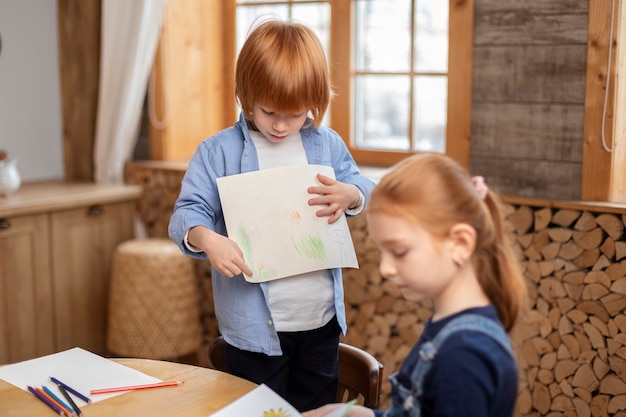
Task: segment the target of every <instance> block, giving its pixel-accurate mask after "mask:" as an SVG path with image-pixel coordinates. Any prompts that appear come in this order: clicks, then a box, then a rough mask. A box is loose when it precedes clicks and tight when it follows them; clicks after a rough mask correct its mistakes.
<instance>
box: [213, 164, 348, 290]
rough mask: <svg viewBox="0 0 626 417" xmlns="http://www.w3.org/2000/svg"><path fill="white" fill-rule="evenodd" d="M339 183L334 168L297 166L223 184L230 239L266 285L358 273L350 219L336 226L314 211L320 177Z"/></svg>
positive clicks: (252, 279)
mask: <svg viewBox="0 0 626 417" xmlns="http://www.w3.org/2000/svg"><path fill="white" fill-rule="evenodd" d="M318 173H321V174H323V175H325V176H327V177H330V178H335V174H334V171H333V168H332V167H328V166H322V165H293V166H285V167H279V168H271V169H263V170H260V171H254V172H248V173H244V174H239V175H232V176H228V177H222V178H218V179H217V187H218V191H219V194H220V199H221V202H222V209H223V211H224V219H225V221H226V229H227V231H228V236H229V237H230V238H231V239H233V240H234V241H235V242H237V244H238V245H239V247H240V248H241V250H242V251H243V252H244V258H245V260H246V263H247V265H248V266H249V267H250V268H251V269H252V272H253V276H252V277H248V276H246V277H245V278H246V280H248V281H250V282H263V281H270V280H273V279H278V278H284V277H288V276H292V275H297V274H302V273H305V272H311V271H318V270H322V269H330V268H342V267H349V268H358V261H357V258H356V253H355V251H354V245H353V244H352V238H351V236H350V229H349V227H348V222H347V220H346V217H345V216H342V217H341V218H340V219H339V220H338V221H336V222H335V223H333V224H328V218H327V217H321V218H320V217H317V216H316V215H315V212H316V211H318V210H320V209H321V206H309V205H308V200H309V199H311V198H313V197H314V195H312V194H309V193H307V188H308V187H310V186H315V185H319V183H318V182H317V180H316V178H315V177H316V175H317V174H318Z"/></svg>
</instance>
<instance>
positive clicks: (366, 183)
mask: <svg viewBox="0 0 626 417" xmlns="http://www.w3.org/2000/svg"><path fill="white" fill-rule="evenodd" d="M300 133H301V135H302V143H303V146H304V150H305V153H306V155H307V160H308V162H309V164H318V165H326V166H331V167H333V168H334V171H335V177H336V179H337V180H338V181H341V182H344V183H347V184H353V185H355V186H356V187H358V189H359V190H360V191H361V193H362V194H363V196H364V197H365V204H367V201H368V199H369V195H370V193H371V191H372V189H373V187H374V183H373V182H372V181H371V180H369V179H367V178H365V177H363V176H361V175H360V171H359V168H358V166H357V165H356V163H355V162H354V159H353V158H352V156H351V155H350V153H349V151H348V149H347V147H346V146H345V143H344V142H343V140H342V139H341V137H340V136H339V135H338V134H337V133H336V132H335V131H333V130H331V129H328V128H325V127H320V128H319V129H318V128H315V127H314V126H312V127H307V128H303V129H301V130H300ZM258 170H259V161H258V157H257V152H256V148H255V146H254V142H253V141H252V138H251V137H250V134H249V132H248V128H247V124H246V119H245V116H244V115H243V113H242V114H241V116H240V118H239V121H238V122H237V123H236V124H235V125H234V126H231V127H229V128H227V129H224V130H222V131H221V132H218V133H216V134H215V135H214V136H212V137H210V138H208V139H206V140H205V141H203V142H202V143H201V144H200V145H199V146H198V148H197V149H196V152H195V153H194V155H193V157H192V159H191V161H190V162H189V166H188V168H187V172H186V173H185V176H184V177H183V181H182V187H181V191H180V195H179V197H178V199H177V201H176V204H175V206H174V212H173V214H172V216H171V218H170V223H169V228H168V231H169V236H170V238H171V239H172V240H173V241H174V242H176V244H177V245H178V246H179V247H180V249H181V250H182V251H183V252H184V253H185V254H186V255H188V256H191V257H194V258H199V259H207V255H206V254H205V253H204V252H200V253H195V252H192V251H190V250H189V249H187V247H186V246H185V244H184V237H185V234H186V233H187V232H188V230H189V229H190V228H192V227H194V226H198V225H203V226H206V227H208V228H209V229H211V230H213V231H215V232H217V233H219V234H221V235H224V236H226V235H227V234H226V225H225V223H224V215H223V213H222V206H221V203H220V198H219V194H218V190H217V183H216V179H217V178H219V177H223V176H228V175H236V174H241V173H245V172H250V171H258ZM250 215H254V213H250ZM329 272H330V274H331V276H332V279H333V283H334V293H335V310H336V313H337V320H338V322H339V325H340V327H341V330H342V332H343V333H344V334H345V332H346V327H347V326H346V315H345V305H344V293H343V281H342V275H341V269H340V268H335V269H331V270H329ZM212 284H213V300H214V305H215V314H216V316H217V320H218V322H219V326H220V332H221V333H222V335H223V336H224V339H226V341H227V342H228V343H229V344H231V345H233V346H235V347H237V348H239V349H244V350H248V351H253V352H262V353H265V354H267V355H281V354H282V351H281V349H280V342H279V340H278V335H277V333H276V330H275V328H274V326H273V323H272V318H271V315H270V310H269V307H268V305H269V304H268V291H267V283H261V284H254V283H248V282H247V281H245V279H244V278H243V276H242V275H239V276H236V277H233V278H228V277H226V276H224V275H222V274H220V273H219V272H218V271H217V270H215V268H212ZM297 302H298V300H294V303H296V304H297Z"/></svg>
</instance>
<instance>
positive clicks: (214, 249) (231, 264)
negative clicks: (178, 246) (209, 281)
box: [188, 226, 252, 278]
mask: <svg viewBox="0 0 626 417" xmlns="http://www.w3.org/2000/svg"><path fill="white" fill-rule="evenodd" d="M188 241H189V243H190V244H192V245H193V246H195V247H197V248H198V249H201V250H202V251H204V253H206V254H207V257H208V258H209V262H211V265H212V266H213V267H215V269H217V270H218V271H219V272H220V273H221V274H222V275H225V276H227V277H229V278H232V277H234V276H237V275H239V274H241V273H244V274H246V275H247V276H249V277H251V276H252V270H251V269H250V268H249V267H248V265H246V261H245V260H244V257H243V252H242V251H241V249H240V248H239V246H238V245H237V243H236V242H235V241H234V240H231V239H229V238H228V237H226V236H222V235H220V234H219V233H215V232H214V231H212V230H210V229H208V228H206V227H204V226H196V227H193V228H191V230H190V231H189V236H188Z"/></svg>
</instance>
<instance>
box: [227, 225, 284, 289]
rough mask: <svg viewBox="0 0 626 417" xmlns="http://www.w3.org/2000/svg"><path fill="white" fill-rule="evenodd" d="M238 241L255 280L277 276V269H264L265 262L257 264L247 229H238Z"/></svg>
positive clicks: (266, 279)
mask: <svg viewBox="0 0 626 417" xmlns="http://www.w3.org/2000/svg"><path fill="white" fill-rule="evenodd" d="M236 242H237V243H238V244H239V247H240V249H241V251H242V252H243V259H244V260H245V261H246V265H248V266H249V267H250V269H252V273H253V274H254V280H255V281H260V282H261V281H269V280H271V279H273V278H274V277H275V276H276V270H275V269H264V268H263V264H256V263H255V262H254V256H253V254H252V243H251V242H250V236H248V233H246V231H245V230H244V229H243V228H242V227H240V228H239V230H237V239H236Z"/></svg>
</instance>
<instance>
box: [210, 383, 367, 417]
mask: <svg viewBox="0 0 626 417" xmlns="http://www.w3.org/2000/svg"><path fill="white" fill-rule="evenodd" d="M354 403H355V401H351V402H349V403H347V404H345V405H344V406H343V407H341V408H338V409H336V410H335V411H333V412H332V413H330V414H326V416H325V417H344V416H345V415H346V414H348V410H350V408H351V407H352V406H353V405H354ZM242 416H246V417H302V414H300V413H299V412H298V410H296V409H295V408H293V407H292V406H291V404H289V403H288V402H287V401H285V399H284V398H282V397H281V396H280V395H278V394H276V393H275V392H274V391H272V390H271V389H270V388H269V387H268V386H267V385H265V384H261V385H259V386H258V387H256V388H255V389H253V390H252V391H250V392H248V393H247V394H246V395H244V396H243V397H240V398H239V399H237V400H235V401H234V402H232V403H230V404H228V405H227V406H226V407H224V408H222V409H221V410H219V411H218V412H216V413H213V414H211V417H242Z"/></svg>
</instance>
